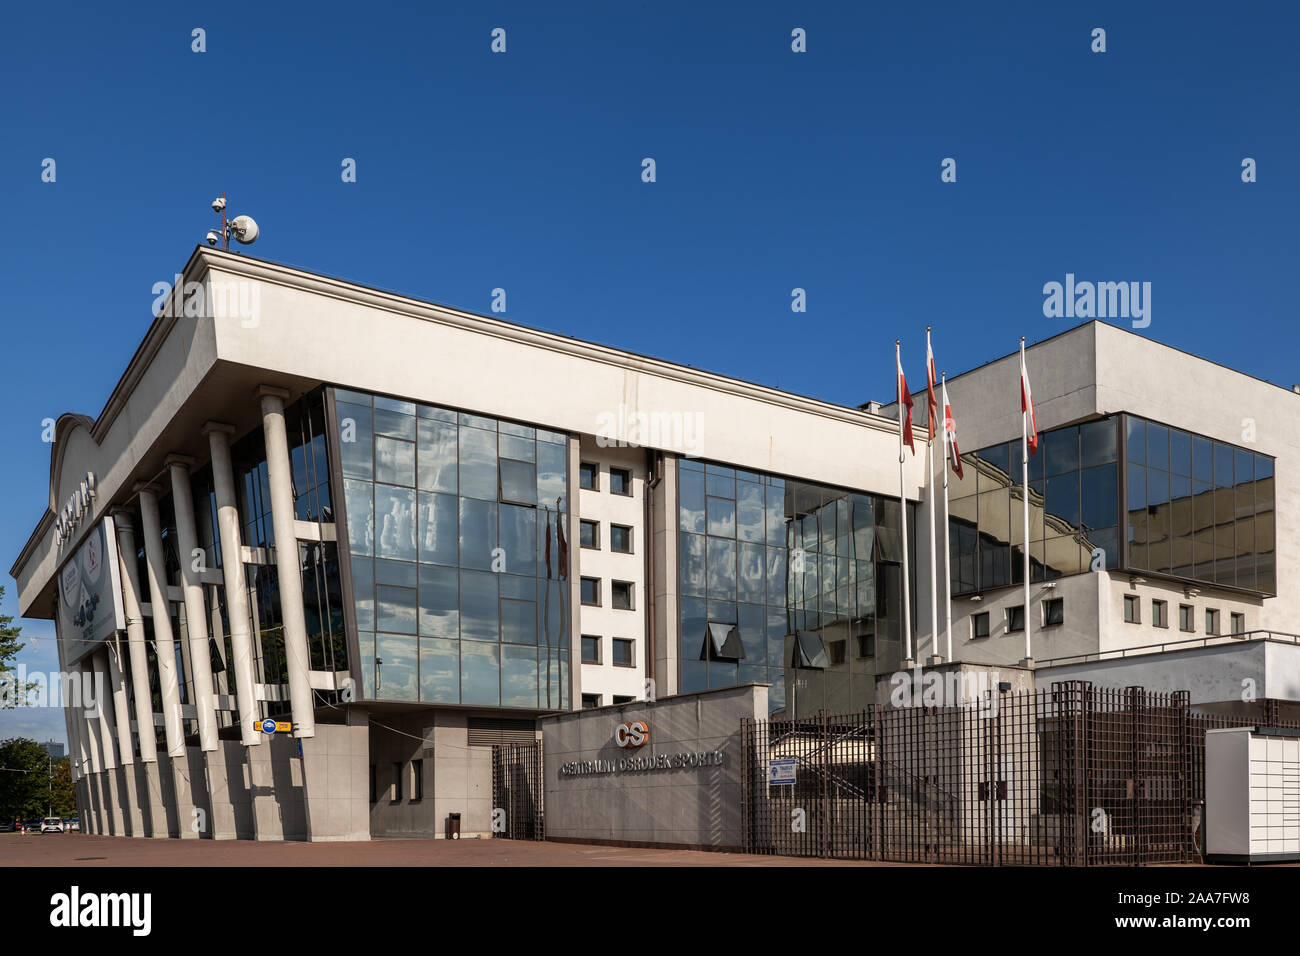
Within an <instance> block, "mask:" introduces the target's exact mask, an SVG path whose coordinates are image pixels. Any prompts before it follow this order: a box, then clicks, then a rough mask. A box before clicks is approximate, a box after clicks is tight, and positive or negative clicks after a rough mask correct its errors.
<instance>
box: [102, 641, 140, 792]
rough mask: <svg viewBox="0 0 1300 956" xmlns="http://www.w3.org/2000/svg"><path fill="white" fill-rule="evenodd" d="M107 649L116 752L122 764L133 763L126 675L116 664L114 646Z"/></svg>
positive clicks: (133, 753)
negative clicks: (115, 728) (115, 733)
mask: <svg viewBox="0 0 1300 956" xmlns="http://www.w3.org/2000/svg"><path fill="white" fill-rule="evenodd" d="M107 651H108V689H109V692H110V693H111V694H112V697H113V719H114V723H115V724H116V726H117V752H118V757H119V759H120V761H121V763H122V766H124V767H129V766H131V765H132V764H134V763H135V746H134V745H133V744H132V743H131V704H130V701H129V699H128V697H127V693H126V676H125V675H124V674H123V673H122V668H121V667H120V666H119V665H118V662H117V654H118V650H117V648H116V647H113V646H109V647H108V648H107Z"/></svg>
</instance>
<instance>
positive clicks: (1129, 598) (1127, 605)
mask: <svg viewBox="0 0 1300 956" xmlns="http://www.w3.org/2000/svg"><path fill="white" fill-rule="evenodd" d="M1124 623H1126V624H1141V623H1142V605H1141V603H1140V602H1139V601H1138V596H1137V595H1136V594H1125V595H1124Z"/></svg>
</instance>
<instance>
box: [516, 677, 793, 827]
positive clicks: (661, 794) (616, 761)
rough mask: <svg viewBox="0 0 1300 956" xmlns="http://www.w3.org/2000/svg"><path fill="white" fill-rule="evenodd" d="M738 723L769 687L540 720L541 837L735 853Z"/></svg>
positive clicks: (761, 712) (759, 706)
mask: <svg viewBox="0 0 1300 956" xmlns="http://www.w3.org/2000/svg"><path fill="white" fill-rule="evenodd" d="M744 717H757V718H766V717H767V685H766V684H748V685H745V686H743V687H728V688H723V689H721V690H712V691H704V692H702V693H698V694H683V695H681V696H677V697H666V698H663V699H661V700H658V701H655V702H653V703H649V702H646V701H638V702H636V703H631V704H619V705H616V706H613V707H600V708H596V709H594V710H581V711H574V712H572V713H567V714H560V715H558V716H555V717H546V718H543V719H542V720H541V722H540V724H541V728H542V751H543V754H544V767H543V773H544V782H543V787H544V789H545V791H546V836H547V838H548V839H552V840H575V841H590V842H601V843H620V844H654V845H663V846H693V847H712V848H717V849H722V848H726V849H739V848H740V847H741V846H742V845H743V843H744V841H743V838H742V835H741V824H740V816H741V768H742V766H743V753H742V750H741V735H740V722H741V719H742V718H744Z"/></svg>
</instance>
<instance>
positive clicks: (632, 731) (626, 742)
mask: <svg viewBox="0 0 1300 956" xmlns="http://www.w3.org/2000/svg"><path fill="white" fill-rule="evenodd" d="M649 739H650V725H649V724H647V723H646V722H645V721H644V720H634V721H632V723H630V724H619V725H618V727H616V728H615V729H614V743H616V744H618V745H619V746H620V747H640V746H641V745H642V744H644V743H646V742H647V741H648V740H649Z"/></svg>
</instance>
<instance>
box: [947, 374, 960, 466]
mask: <svg viewBox="0 0 1300 956" xmlns="http://www.w3.org/2000/svg"><path fill="white" fill-rule="evenodd" d="M943 437H944V445H945V446H946V448H947V450H948V463H949V464H950V465H952V470H953V471H955V472H956V473H957V477H958V478H961V477H964V476H963V475H962V473H961V452H960V451H959V450H958V448H957V420H956V419H955V418H953V417H952V405H951V404H949V402H948V383H947V382H944V383H943Z"/></svg>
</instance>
